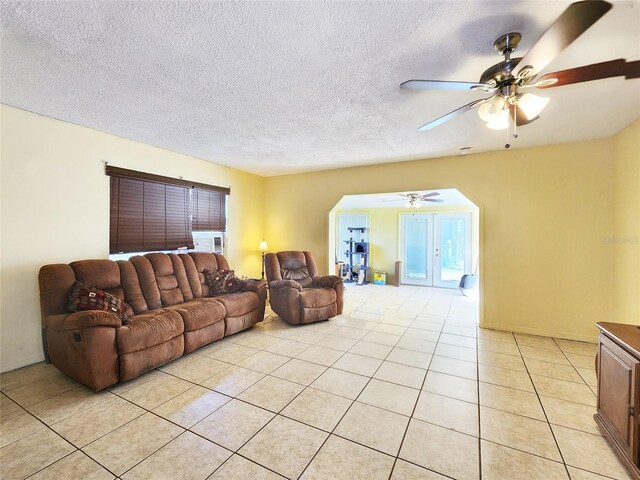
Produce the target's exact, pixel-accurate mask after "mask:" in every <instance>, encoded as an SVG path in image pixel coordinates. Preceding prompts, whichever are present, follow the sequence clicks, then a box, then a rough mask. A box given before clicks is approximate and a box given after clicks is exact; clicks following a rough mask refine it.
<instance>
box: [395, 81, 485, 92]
mask: <svg viewBox="0 0 640 480" xmlns="http://www.w3.org/2000/svg"><path fill="white" fill-rule="evenodd" d="M400 88H404V89H407V90H430V89H436V90H463V91H464V90H466V91H470V90H481V91H485V92H494V91H495V90H496V89H495V87H494V86H493V85H489V84H488V83H474V82H447V81H444V80H407V81H406V82H402V83H401V84H400Z"/></svg>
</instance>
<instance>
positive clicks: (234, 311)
mask: <svg viewBox="0 0 640 480" xmlns="http://www.w3.org/2000/svg"><path fill="white" fill-rule="evenodd" d="M215 299H216V300H217V301H218V302H220V303H221V304H223V305H224V308H225V309H226V311H227V317H237V316H239V315H244V314H245V313H249V312H250V311H252V310H255V309H256V308H258V295H257V294H256V293H255V292H236V293H225V294H224V295H220V296H218V297H215Z"/></svg>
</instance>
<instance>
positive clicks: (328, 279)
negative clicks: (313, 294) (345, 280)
mask: <svg viewBox="0 0 640 480" xmlns="http://www.w3.org/2000/svg"><path fill="white" fill-rule="evenodd" d="M338 283H342V278H341V277H339V276H337V275H325V276H324V277H313V280H312V282H311V286H312V287H316V288H317V287H329V288H335V286H336V285H337V284H338Z"/></svg>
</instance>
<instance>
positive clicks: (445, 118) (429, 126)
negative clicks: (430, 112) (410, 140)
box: [418, 98, 489, 132]
mask: <svg viewBox="0 0 640 480" xmlns="http://www.w3.org/2000/svg"><path fill="white" fill-rule="evenodd" d="M487 100H489V99H488V98H481V99H480V100H474V101H473V102H470V103H467V104H466V105H464V106H463V107H460V108H457V109H456V110H454V111H452V112H449V113H447V114H446V115H443V116H441V117H438V118H436V119H435V120H433V121H431V122H429V123H427V124H426V125H423V126H421V127H420V128H419V129H418V130H420V131H421V132H424V131H425V130H431V129H432V128H435V127H437V126H438V125H442V124H443V123H445V122H447V121H449V120H451V119H452V118H454V117H457V116H458V115H460V114H462V113H465V112H466V111H467V110H471V109H472V108H473V107H475V106H476V105H480V104H482V103H484V102H486V101H487Z"/></svg>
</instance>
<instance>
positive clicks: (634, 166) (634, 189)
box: [607, 120, 640, 324]
mask: <svg viewBox="0 0 640 480" xmlns="http://www.w3.org/2000/svg"><path fill="white" fill-rule="evenodd" d="M607 240H608V242H609V244H610V246H609V248H610V249H611V250H612V254H613V307H614V313H615V315H614V319H615V321H616V322H619V323H633V324H640V120H638V121H636V122H635V123H633V124H631V126H629V127H627V128H626V129H624V130H623V131H622V132H620V133H619V134H617V135H616V136H615V137H614V139H613V229H612V233H611V236H610V237H609V238H608V239H607Z"/></svg>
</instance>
